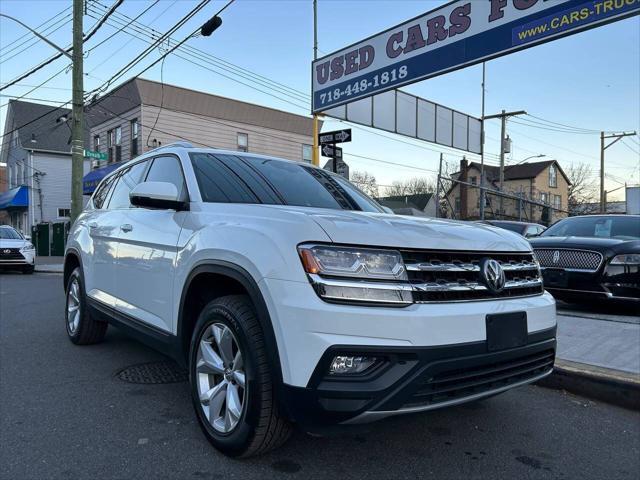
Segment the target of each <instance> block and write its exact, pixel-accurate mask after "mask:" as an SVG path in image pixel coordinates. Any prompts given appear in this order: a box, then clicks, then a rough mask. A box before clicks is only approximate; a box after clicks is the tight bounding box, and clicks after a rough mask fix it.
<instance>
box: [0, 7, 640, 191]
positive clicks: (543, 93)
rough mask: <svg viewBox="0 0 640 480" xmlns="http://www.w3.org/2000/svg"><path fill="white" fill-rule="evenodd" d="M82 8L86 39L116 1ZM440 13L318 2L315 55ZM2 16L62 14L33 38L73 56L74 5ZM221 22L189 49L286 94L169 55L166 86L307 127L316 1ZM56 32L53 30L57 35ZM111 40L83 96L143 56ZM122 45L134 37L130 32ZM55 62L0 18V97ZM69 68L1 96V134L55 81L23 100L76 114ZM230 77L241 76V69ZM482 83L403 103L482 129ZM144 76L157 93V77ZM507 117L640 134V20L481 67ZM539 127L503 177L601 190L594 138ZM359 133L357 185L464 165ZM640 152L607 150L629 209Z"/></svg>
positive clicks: (460, 81)
mask: <svg viewBox="0 0 640 480" xmlns="http://www.w3.org/2000/svg"><path fill="white" fill-rule="evenodd" d="M473 1H482V0H473ZM88 3H89V14H90V15H87V16H85V17H84V31H85V32H86V31H88V30H89V28H90V27H91V26H92V25H93V24H94V23H95V22H96V19H97V18H99V17H100V16H101V14H102V13H104V11H105V8H104V7H103V6H100V5H104V6H106V7H108V6H110V5H111V4H112V0H98V1H97V2H96V1H94V0H90V1H89V2H88ZM153 3H154V2H153V1H147V0H125V1H124V3H123V4H122V5H121V6H120V7H119V8H118V12H119V13H122V14H124V15H127V16H129V17H135V16H137V15H138V14H140V13H141V12H142V11H143V10H145V9H146V8H147V7H150V6H151V5H152V4H153ZM225 3H226V0H225V1H222V0H213V1H212V2H211V3H210V4H209V5H208V6H207V7H205V8H204V9H203V10H202V11H201V12H200V13H199V14H198V15H196V16H195V17H194V18H193V19H192V20H191V21H190V22H188V23H187V24H186V25H185V26H184V27H183V28H181V29H180V30H179V31H178V32H177V33H176V34H175V35H174V38H176V39H178V40H181V39H182V38H184V37H186V36H187V35H188V34H189V33H191V32H193V31H194V30H195V29H196V28H197V27H198V26H199V25H201V24H202V23H203V22H204V21H206V20H207V19H208V18H209V17H211V16H212V14H214V13H215V12H216V11H217V10H218V9H219V8H221V7H222V6H223V5H224V4H225ZM444 3H446V2H444V1H425V0H414V1H399V0H391V1H384V0H376V1H370V0H319V2H318V46H319V51H320V55H324V54H328V53H331V52H333V51H336V50H339V49H341V48H342V47H344V46H347V45H349V44H351V43H354V42H357V41H359V40H362V39H364V38H366V37H368V36H370V35H372V34H375V33H377V32H380V31H382V30H385V29H387V28H389V27H392V26H394V25H397V24H399V23H401V22H403V21H405V20H408V19H410V18H412V17H414V16H417V15H420V14H422V13H425V12H427V11H429V10H431V9H433V8H436V7H438V6H439V5H442V4H444ZM196 4H197V2H196V1H192V0H177V1H176V0H160V1H158V2H157V3H156V4H155V5H153V6H151V8H149V10H148V11H147V12H146V13H145V14H144V15H143V16H141V17H140V19H139V21H140V22H143V23H144V24H146V25H147V26H149V27H152V28H153V29H155V30H157V31H158V32H164V31H166V30H167V29H169V28H170V27H171V26H173V25H174V24H175V23H176V22H177V21H178V20H179V19H180V18H181V17H182V16H183V15H185V14H186V13H187V12H188V11H189V10H190V9H191V8H193V7H194V6H195V5H196ZM65 9H67V10H66V11H65ZM0 13H4V14H6V15H11V16H14V17H16V18H18V19H19V20H21V21H23V22H25V23H27V24H28V25H29V26H31V27H34V28H35V27H38V26H39V25H41V24H43V23H44V22H47V21H48V20H50V19H51V18H52V17H54V16H56V15H58V14H60V15H59V16H58V17H56V18H55V19H54V21H49V23H46V24H45V25H44V26H43V27H41V28H39V29H38V30H39V31H41V30H43V29H44V28H45V27H48V26H49V25H52V26H51V27H50V28H49V29H48V30H45V33H46V35H47V37H48V38H49V39H50V40H52V41H53V42H55V43H57V44H59V45H64V46H68V45H70V42H71V17H70V13H71V1H70V0H67V1H58V0H46V1H43V0H40V1H29V0H0ZM67 15H68V16H67ZM93 17H95V18H93ZM120 18H121V17H120ZM222 18H223V24H222V26H221V27H220V28H219V29H218V30H217V31H216V32H214V34H213V35H212V36H211V37H198V38H193V39H190V40H189V41H188V44H189V45H193V46H194V47H197V48H199V49H201V50H205V51H206V52H208V53H209V54H211V55H214V56H216V57H218V58H219V59H221V60H223V61H226V62H231V63H232V64H234V65H235V66H239V67H242V68H243V69H246V70H248V71H250V72H251V73H256V74H259V75H261V76H263V77H266V78H268V79H270V80H273V81H276V82H278V83H279V84H281V85H283V86H282V87H279V88H280V91H276V90H274V89H273V86H272V85H271V84H269V85H268V86H264V85H258V84H256V83H255V82H253V81H251V80H247V78H246V77H244V78H242V77H240V76H238V75H237V73H231V72H229V71H228V70H220V69H219V67H214V68H213V69H212V68H211V67H210V66H209V67H207V68H208V69H205V68H203V67H202V66H198V65H195V64H194V63H193V62H189V61H187V60H184V59H182V58H178V57H176V56H175V55H170V56H169V57H168V58H167V60H166V62H165V64H164V71H163V72H162V78H163V80H164V81H165V82H167V83H170V84H174V85H179V86H184V87H187V88H192V89H196V90H201V91H205V92H209V93H213V94H217V95H222V96H226V97H231V98H236V99H240V100H243V101H248V102H253V103H257V104H261V105H265V106H269V107H273V108H278V109H281V110H286V111H290V112H293V113H299V114H303V115H308V114H309V111H310V104H309V103H310V101H309V100H308V97H309V95H310V74H311V61H312V58H313V8H312V1H311V0H286V1H269V0H237V1H236V2H235V3H233V4H232V5H231V6H229V8H228V9H226V10H225V11H224V12H223V14H222ZM127 21H128V20H124V22H127ZM55 22H57V23H55ZM58 27H59V28H58ZM56 28H58V29H57V30H55V29H56ZM54 30H55V31H54ZM117 30H118V29H117V27H113V26H111V25H104V26H103V27H102V28H101V29H100V31H99V32H98V33H97V34H96V35H95V36H94V37H93V38H92V39H91V40H90V41H89V42H88V44H87V46H86V49H90V48H91V47H94V46H96V45H97V47H96V48H94V49H93V50H92V51H91V52H90V53H88V54H85V90H87V91H88V90H91V89H92V88H95V87H97V86H99V85H101V84H102V83H103V82H104V81H105V80H107V79H109V78H110V77H111V76H112V75H113V74H114V73H115V72H116V71H117V70H118V69H119V68H120V67H122V66H124V65H125V64H126V63H128V62H129V60H131V59H132V58H134V57H135V56H136V55H137V54H138V53H139V52H141V51H142V50H144V48H146V46H147V44H146V43H145V42H143V41H142V40H140V39H137V38H133V37H131V36H129V35H127V34H126V33H124V32H119V33H117V34H116V32H117ZM127 31H131V32H132V30H131V29H130V28H129V29H127ZM22 42H26V43H24V44H22ZM54 53H55V51H54V50H53V49H52V48H51V47H50V46H49V45H47V44H46V43H44V42H42V41H40V40H37V39H35V38H33V37H32V36H31V35H30V34H28V33H27V32H26V30H24V29H23V28H22V27H21V26H19V25H17V24H15V23H14V22H11V21H10V20H8V19H6V18H0V84H3V83H6V82H9V81H11V80H13V79H14V78H16V77H17V76H19V75H20V74H21V73H22V72H24V71H25V70H26V69H27V68H29V67H31V66H35V65H37V64H39V63H40V62H41V61H43V60H45V59H47V58H49V57H50V56H51V55H53V54H54ZM159 55H161V53H160V51H159V50H156V51H155V52H153V54H152V55H150V56H149V57H148V58H147V60H146V61H145V62H144V63H142V64H141V65H139V66H138V67H136V68H134V69H133V71H132V72H130V73H129V74H128V75H127V76H125V77H124V78H123V79H122V80H121V81H124V80H126V79H128V78H130V77H131V76H134V75H135V74H137V73H138V72H139V71H141V70H142V69H143V68H144V67H145V66H146V65H147V64H149V63H151V62H152V61H153V59H155V58H157V57H158V56H159ZM68 64H69V61H68V60H67V59H65V58H61V59H59V60H56V61H55V62H53V63H52V64H50V65H48V66H46V67H45V68H43V69H42V70H41V71H39V72H37V73H36V74H34V75H32V76H30V77H29V78H27V79H24V80H22V81H21V82H20V83H19V84H18V85H16V86H12V87H10V88H7V89H6V90H3V91H2V92H0V130H1V131H4V120H5V115H6V104H7V102H8V101H9V99H10V98H11V97H9V96H7V95H10V96H19V95H24V94H25V93H27V92H29V91H30V90H31V89H32V88H33V87H35V86H37V85H39V84H41V83H42V82H44V81H45V80H47V79H48V78H49V77H51V76H52V75H54V74H56V73H58V72H61V73H59V75H58V76H56V77H55V78H53V79H52V80H51V81H50V82H48V83H46V84H45V85H44V86H43V87H41V88H38V89H36V90H34V91H33V92H31V93H28V95H27V96H26V98H32V99H37V101H41V102H42V103H50V104H52V105H55V104H56V103H57V104H60V103H63V102H65V101H67V100H69V99H70V97H71V72H70V71H66V70H65V66H67V65H68ZM202 65H205V64H204V63H202ZM224 65H226V67H227V69H228V68H230V67H229V66H228V64H224ZM205 66H206V65H205ZM233 71H234V72H237V70H235V68H234V69H233ZM481 72H482V70H481V66H480V65H477V66H473V67H468V68H465V69H462V70H458V71H456V72H453V73H449V74H446V75H441V76H439V77H436V78H433V79H430V80H425V81H422V82H419V83H416V84H413V85H410V86H408V87H403V89H404V90H406V91H408V92H411V93H413V94H415V95H419V96H421V97H423V98H426V99H429V100H432V101H434V102H437V103H440V104H443V105H446V106H449V107H451V108H455V109H457V110H459V111H462V112H465V113H468V114H470V115H474V116H478V117H479V116H480V114H481V86H480V85H481V78H482V73H481ZM245 75H246V74H245ZM143 76H144V77H146V78H149V79H153V80H160V78H161V69H160V65H157V66H155V67H153V68H152V69H150V70H149V71H148V72H146V73H145V74H144V75H143ZM239 81H240V82H244V83H245V84H248V85H243V84H241V83H239ZM119 83H121V82H119ZM252 87H254V88H252ZM256 88H259V89H260V90H262V91H258V90H256ZM276 97H280V98H276ZM34 101H35V100H34ZM44 101H46V102H44ZM502 109H505V110H507V111H509V110H526V111H527V112H528V113H529V114H531V115H534V116H536V117H538V118H542V119H545V120H548V121H553V122H557V123H559V124H565V125H570V126H572V127H578V128H580V129H588V130H595V131H600V130H606V131H634V130H635V131H638V132H640V17H638V16H636V17H633V18H630V19H626V20H623V21H619V22H615V23H612V24H609V25H606V26H603V27H598V28H595V29H592V30H589V31H586V32H582V33H579V34H576V35H572V36H569V37H566V38H563V39H560V40H557V41H553V42H549V43H546V44H543V45H539V46H536V47H533V48H530V49H527V50H524V51H521V52H517V53H515V54H511V55H507V56H504V57H501V58H498V59H495V60H491V61H490V62H487V64H486V114H487V115H489V114H493V113H498V112H500V110H502ZM531 120H533V119H532V118H531V117H529V118H528V120H527V119H525V120H521V119H514V120H513V121H510V122H508V124H507V133H508V134H509V136H510V138H511V139H512V149H511V153H510V154H508V155H507V160H506V163H507V164H513V163H516V162H519V161H522V160H524V159H526V158H527V157H530V156H532V155H545V157H544V158H542V160H548V159H556V160H558V161H559V162H560V164H561V166H563V167H564V168H568V167H569V166H570V165H572V164H573V165H579V164H584V165H586V166H588V167H589V168H590V169H591V171H592V174H591V178H592V179H593V181H594V182H597V181H598V175H599V163H600V160H599V158H600V157H599V155H600V138H599V134H598V133H587V134H575V133H566V132H558V131H554V129H547V128H545V127H543V126H542V125H540V124H534V123H532V122H531ZM533 121H534V122H535V121H536V120H533ZM525 124H526V125H525ZM346 126H347V125H345V124H343V123H339V122H337V121H327V122H325V124H324V126H323V131H328V130H333V129H340V128H345V127H346ZM353 128H354V130H353V132H354V140H353V142H351V143H348V144H344V145H343V147H344V154H345V157H344V158H345V161H346V162H347V163H348V164H349V166H350V168H351V171H352V172H353V171H354V170H358V171H367V172H369V173H371V174H373V175H374V176H375V177H376V179H377V182H378V184H380V185H390V184H391V183H392V182H394V181H397V180H405V179H408V178H411V177H423V176H426V177H429V178H434V179H435V174H436V172H437V170H438V163H439V157H440V153H441V152H442V153H444V160H445V168H446V169H447V170H448V171H455V170H456V169H457V165H458V164H459V161H460V159H461V158H462V156H463V155H465V152H462V151H459V150H453V149H450V148H445V147H441V146H439V145H435V144H431V143H427V142H423V141H419V140H412V139H409V138H406V137H402V136H398V135H395V134H391V133H386V132H385V133H383V134H382V135H380V134H379V133H378V132H375V131H371V130H369V129H364V128H361V127H358V128H357V127H353ZM499 136H500V122H499V121H488V122H487V127H486V137H487V143H486V152H487V154H486V157H485V162H486V163H487V164H490V165H496V164H497V163H498V160H497V154H498V153H499V143H498V142H499V141H498V138H499ZM639 152H640V137H639V136H634V137H629V138H626V139H624V140H623V141H621V142H618V143H616V145H614V146H612V147H611V148H609V149H607V151H606V167H605V172H606V182H605V188H606V190H608V191H612V193H610V194H609V196H608V198H609V199H610V200H620V199H623V198H624V188H621V189H619V187H623V186H624V184H625V182H627V183H629V184H640V154H639ZM466 155H467V158H468V159H469V160H474V161H479V157H478V156H476V155H473V154H466ZM385 162H387V163H385ZM388 162H391V163H388Z"/></svg>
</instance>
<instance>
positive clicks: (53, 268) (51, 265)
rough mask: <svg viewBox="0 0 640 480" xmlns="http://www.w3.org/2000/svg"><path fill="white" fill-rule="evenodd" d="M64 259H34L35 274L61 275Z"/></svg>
mask: <svg viewBox="0 0 640 480" xmlns="http://www.w3.org/2000/svg"><path fill="white" fill-rule="evenodd" d="M63 262H64V257H36V272H42V273H62V272H63Z"/></svg>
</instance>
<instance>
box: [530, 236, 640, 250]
mask: <svg viewBox="0 0 640 480" xmlns="http://www.w3.org/2000/svg"><path fill="white" fill-rule="evenodd" d="M530 240H531V245H532V246H533V248H581V249H585V250H596V251H599V252H604V251H606V250H616V251H617V250H619V249H620V248H621V247H622V248H626V247H631V248H633V249H638V248H640V240H620V239H617V238H596V237H537V238H532V239H530Z"/></svg>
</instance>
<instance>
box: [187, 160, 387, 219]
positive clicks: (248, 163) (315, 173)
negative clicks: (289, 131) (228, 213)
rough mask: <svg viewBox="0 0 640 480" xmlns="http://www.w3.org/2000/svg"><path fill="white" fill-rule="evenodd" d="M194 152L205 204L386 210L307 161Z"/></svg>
mask: <svg viewBox="0 0 640 480" xmlns="http://www.w3.org/2000/svg"><path fill="white" fill-rule="evenodd" d="M190 155H191V162H192V164H193V168H194V171H195V174H196V178H197V180H198V186H199V188H200V194H201V195H202V200H203V201H205V202H227V203H266V204H285V205H295V206H303V207H319V208H332V209H337V210H364V211H369V212H381V211H382V210H381V209H380V208H379V207H378V205H377V204H376V203H375V201H373V200H371V199H370V198H369V197H367V196H366V195H365V194H363V193H362V192H360V191H359V190H357V189H356V188H355V187H354V186H353V185H351V184H350V183H349V182H347V181H346V180H344V179H342V178H340V177H337V176H335V175H332V174H330V173H328V172H324V171H322V170H319V169H316V168H312V167H308V166H305V165H303V164H297V163H292V162H286V161H282V160H278V159H270V158H255V157H244V156H240V155H213V154H209V153H192V154H190Z"/></svg>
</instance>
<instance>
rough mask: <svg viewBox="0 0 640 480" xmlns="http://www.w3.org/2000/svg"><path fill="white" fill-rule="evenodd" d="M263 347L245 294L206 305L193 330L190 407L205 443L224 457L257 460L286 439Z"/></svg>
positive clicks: (285, 426) (286, 423)
mask: <svg viewBox="0 0 640 480" xmlns="http://www.w3.org/2000/svg"><path fill="white" fill-rule="evenodd" d="M264 342H265V340H264V336H263V333H262V328H261V327H260V324H259V323H258V319H257V318H256V314H255V310H254V308H253V304H252V303H251V301H250V300H249V298H248V297H247V296H245V295H229V296H226V297H221V298H218V299H216V300H213V301H211V302H210V303H209V304H207V306H206V307H205V308H204V309H203V310H202V312H201V313H200V316H199V318H198V321H197V323H196V327H195V329H194V331H193V336H192V341H191V351H190V357H189V380H190V383H191V394H192V399H193V406H194V408H195V410H196V416H197V417H198V422H199V424H200V427H201V428H202V431H203V432H204V434H205V435H206V437H207V439H208V440H209V442H211V444H212V445H213V446H214V447H215V448H216V449H218V450H220V451H221V452H222V453H224V454H225V455H229V456H232V457H250V456H254V455H260V454H263V453H266V452H268V451H269V450H273V449H274V448H277V447H279V446H280V445H282V444H283V443H284V442H285V441H286V440H287V439H288V438H289V436H290V434H291V424H290V423H289V421H287V420H286V419H285V418H283V417H282V416H281V415H280V412H279V411H278V404H277V401H276V393H275V392H276V385H274V375H273V371H272V368H271V365H270V364H269V361H268V360H267V354H266V350H265V344H264ZM229 408H230V409H231V410H230V413H227V410H225V409H229Z"/></svg>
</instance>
